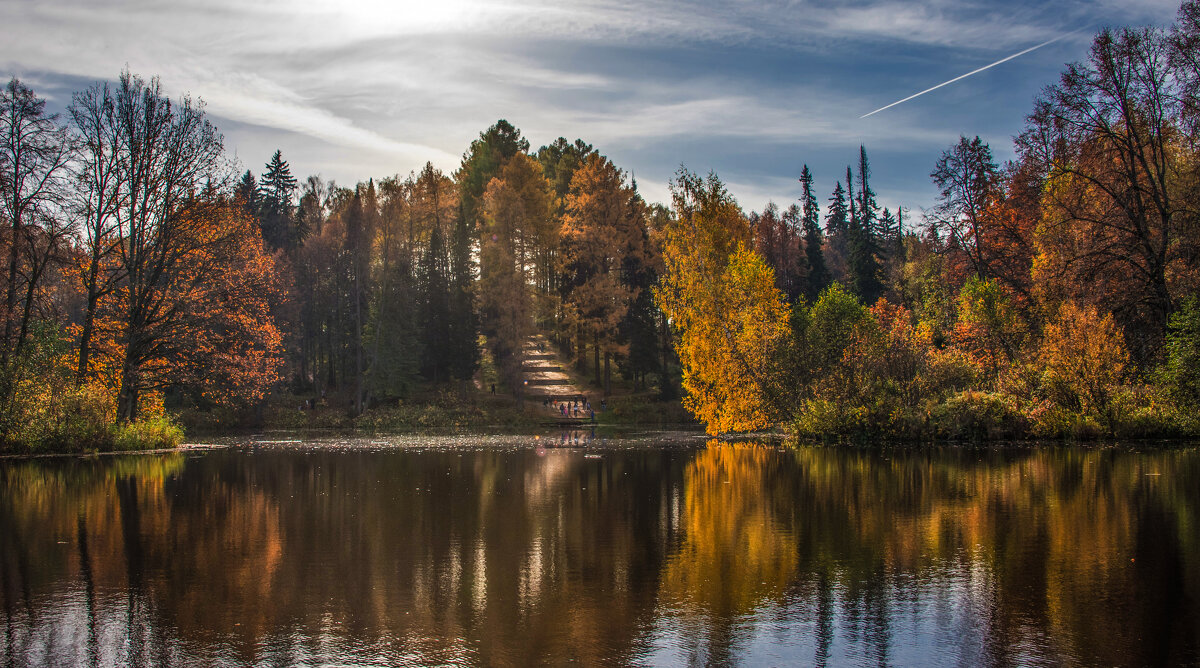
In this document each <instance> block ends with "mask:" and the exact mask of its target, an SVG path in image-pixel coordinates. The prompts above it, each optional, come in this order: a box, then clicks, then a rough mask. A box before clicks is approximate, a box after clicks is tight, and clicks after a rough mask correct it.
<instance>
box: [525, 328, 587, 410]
mask: <svg viewBox="0 0 1200 668" xmlns="http://www.w3.org/2000/svg"><path fill="white" fill-rule="evenodd" d="M521 374H522V376H523V379H522V380H523V381H524V383H525V399H526V400H527V401H530V402H534V404H535V405H536V406H537V408H538V410H539V411H544V412H545V414H546V416H547V417H550V418H557V419H560V420H561V419H565V418H564V416H563V414H562V411H561V410H560V409H559V408H558V407H557V406H556V405H555V404H556V402H564V401H565V402H568V403H569V402H572V401H574V402H578V404H579V405H580V408H579V414H578V415H579V419H580V420H581V421H582V420H584V419H587V418H588V417H589V414H587V413H585V412H584V410H583V407H582V404H583V401H584V400H585V399H586V396H587V395H586V394H585V393H583V392H581V391H580V390H579V388H578V387H576V386H575V385H574V384H573V383H572V382H571V377H570V376H568V375H567V373H566V372H565V371H563V362H562V360H560V359H559V358H558V356H557V355H555V354H554V352H553V349H552V348H551V346H550V342H549V341H547V340H546V337H544V336H542V335H541V334H535V335H533V336H531V337H529V340H528V341H526V342H525V364H524V365H523V366H522V367H521ZM543 402H546V405H545V406H543V405H542V404H543ZM574 417H575V415H574V414H572V415H571V416H570V418H572V419H573V418H574Z"/></svg>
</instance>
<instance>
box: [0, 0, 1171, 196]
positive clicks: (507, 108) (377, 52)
mask: <svg viewBox="0 0 1200 668" xmlns="http://www.w3.org/2000/svg"><path fill="white" fill-rule="evenodd" d="M1177 9H1178V1H1177V0H1096V1H1083V0H1058V1H1053V2H1028V1H1027V0H1018V1H1014V2H971V1H969V0H967V1H962V0H912V1H902V0H850V1H848V2H834V1H830V2H797V1H782V2H780V1H773V0H765V1H763V0H754V1H752V0H682V1H681V0H640V1H638V0H631V1H624V0H495V1H493V0H418V1H415V2H414V1H409V0H402V1H387V0H358V1H352V0H346V1H344V2H339V1H337V0H236V1H235V0H209V1H208V2H202V1H200V0H166V1H153V0H103V1H101V2H96V1H95V0H0V26H4V27H3V28H2V29H0V32H2V33H3V35H4V36H3V38H2V39H0V76H3V77H4V78H5V79H8V78H9V77H11V76H17V77H19V78H21V79H22V81H23V82H24V83H26V84H27V85H29V86H30V87H32V88H33V89H34V91H35V92H36V93H37V94H38V95H39V96H41V97H44V98H46V99H47V101H48V106H49V107H50V108H52V109H60V110H61V109H63V108H65V106H66V105H68V104H69V103H70V99H71V94H72V92H73V91H78V90H82V89H84V88H86V87H87V86H89V85H91V84H92V83H93V82H95V81H99V80H108V81H112V80H115V79H116V78H117V76H118V75H119V73H120V71H121V70H122V69H123V68H125V67H126V66H128V68H129V69H130V71H132V72H133V73H134V74H138V75H141V76H143V77H145V78H149V77H152V76H158V77H160V78H161V81H162V84H163V86H164V88H165V89H166V90H167V91H168V92H169V93H170V94H171V95H172V96H178V95H182V94H189V95H191V96H192V97H193V98H200V99H202V100H203V101H204V102H205V104H206V109H207V112H208V114H209V116H210V117H211V118H212V120H213V121H214V122H215V124H216V125H217V126H218V127H219V128H220V130H221V132H222V134H223V135H224V138H225V147H226V151H227V152H228V153H229V154H230V155H232V156H234V157H236V159H237V160H238V161H240V163H241V165H242V168H243V169H251V170H252V171H254V172H255V173H256V174H260V173H261V172H262V171H263V165H264V163H266V162H267V160H268V159H269V158H270V157H271V154H272V153H274V151H275V150H276V149H279V150H281V151H282V152H283V157H284V159H285V160H287V161H288V162H289V163H290V164H291V167H292V171H293V173H294V174H295V175H296V176H297V177H298V178H300V179H301V180H303V178H304V177H305V176H307V175H309V174H320V175H321V176H322V177H323V178H325V179H327V180H328V179H333V180H335V181H336V182H337V183H338V184H340V185H347V186H348V185H353V184H354V183H356V182H358V181H365V180H366V179H367V178H370V177H374V178H380V177H384V176H390V175H394V174H401V175H406V174H408V173H410V172H413V171H417V170H419V169H420V168H421V167H422V166H423V165H424V164H425V162H427V161H429V162H432V163H433V164H434V166H435V167H438V168H440V169H442V170H443V171H445V172H447V173H452V172H453V171H454V169H456V168H457V166H458V165H459V163H460V161H461V156H462V154H463V152H464V151H465V150H466V149H467V148H468V146H469V144H470V142H471V140H473V139H475V138H477V137H478V136H479V133H480V132H482V131H483V130H485V129H486V128H487V127H488V126H490V125H491V124H493V123H494V122H495V121H496V120H497V119H501V118H503V119H507V120H508V121H509V122H511V123H512V124H513V125H515V126H516V127H517V128H518V129H520V130H521V132H522V134H523V135H524V136H525V137H526V138H527V139H528V140H529V142H530V145H531V146H532V147H533V148H534V149H536V148H537V147H538V146H542V145H544V144H548V143H550V142H551V141H553V140H554V139H555V138H557V137H559V136H563V137H566V138H567V139H568V140H574V139H575V138H582V139H583V140H584V141H587V142H589V143H591V144H592V145H593V146H595V148H596V149H597V150H599V151H600V152H601V153H603V154H605V155H607V156H608V157H609V158H611V159H612V160H613V162H614V163H615V164H616V165H617V166H618V167H621V168H622V169H624V170H626V171H627V172H629V173H630V174H631V175H633V176H634V177H635V178H636V179H637V183H638V186H639V189H640V190H641V192H642V194H643V196H644V197H645V198H646V199H647V200H649V201H661V202H664V203H667V202H669V191H668V184H669V182H670V180H671V178H672V176H673V174H674V173H675V172H676V170H678V169H679V168H680V167H681V166H685V167H687V168H688V169H689V170H691V171H693V172H699V173H707V172H709V171H713V172H715V173H716V174H717V175H718V176H719V177H720V178H721V179H722V180H723V181H724V182H725V183H726V184H727V186H728V188H729V190H730V192H731V193H732V194H733V195H734V196H735V197H736V198H737V200H738V202H739V203H740V204H741V206H742V207H743V208H744V209H746V210H747V211H750V210H761V209H762V208H763V207H764V206H765V205H766V204H767V202H768V201H774V202H775V203H776V204H778V205H780V206H781V207H785V206H787V205H788V204H790V203H792V202H794V201H795V200H796V199H797V197H798V196H799V192H800V185H799V183H798V182H797V178H798V177H799V175H800V170H801V167H802V166H803V165H805V164H807V165H809V167H810V169H811V170H812V171H813V175H814V177H815V180H816V189H817V194H818V197H819V199H820V201H821V203H822V205H824V203H825V201H826V200H827V198H828V196H829V193H830V192H832V190H833V187H834V182H835V181H836V180H839V179H843V178H844V176H845V169H846V166H847V165H849V164H851V163H856V162H857V159H858V148H859V146H860V145H863V146H865V148H866V150H867V154H868V156H869V158H870V160H871V168H872V186H873V188H874V190H875V191H876V193H877V194H878V198H879V200H880V203H881V204H882V205H884V206H889V207H892V208H895V207H897V206H904V207H906V208H908V209H909V210H910V211H911V213H912V215H914V216H917V217H918V218H919V216H920V213H921V211H922V209H923V208H928V207H931V206H932V205H933V204H934V203H935V201H936V197H937V192H936V189H935V188H934V186H933V185H932V183H931V182H930V179H929V172H930V171H931V170H932V169H933V165H934V162H935V161H936V160H937V158H938V156H939V155H941V153H942V151H944V150H946V148H947V147H949V146H950V145H951V144H953V143H954V142H956V141H957V139H958V137H959V136H960V135H965V136H967V137H973V136H975V135H979V136H980V137H982V138H983V139H984V141H986V142H988V143H989V144H990V145H991V147H992V150H993V152H994V153H995V155H996V157H997V158H998V159H999V160H1005V159H1009V158H1012V157H1013V151H1012V137H1014V136H1015V135H1017V134H1019V133H1020V131H1021V128H1022V126H1023V123H1024V117H1025V115H1026V114H1027V113H1029V111H1030V110H1031V109H1032V106H1033V102H1034V100H1035V98H1036V97H1037V95H1038V94H1039V92H1040V91H1041V90H1042V89H1043V88H1044V87H1045V86H1047V85H1050V84H1053V83H1054V82H1055V81H1057V79H1058V76H1059V74H1060V73H1061V72H1062V70H1063V66H1064V64H1066V63H1068V62H1071V61H1078V60H1082V59H1084V58H1085V57H1086V55H1087V50H1088V46H1089V44H1090V41H1091V38H1092V37H1093V35H1094V34H1095V33H1096V31H1097V30H1099V29H1100V28H1101V27H1103V26H1126V25H1146V24H1153V25H1163V26H1165V25H1167V24H1169V23H1170V22H1171V20H1172V19H1173V18H1174V15H1175V13H1176V11H1177ZM1049 40H1056V41H1053V42H1052V43H1050V44H1046V45H1045V46H1042V47H1041V48H1038V49H1035V50H1033V51H1030V52H1029V53H1026V54H1023V55H1021V56H1019V57H1016V58H1013V59H1011V60H1008V61H1006V62H1003V63H1000V64H998V65H996V66H995V67H991V68H988V69H985V70H982V71H980V72H978V73H976V74H973V75H971V76H969V77H966V78H963V79H961V80H959V81H956V82H954V83H951V84H948V85H946V86H943V87H941V88H938V89H936V90H934V91H931V92H929V93H926V94H924V95H921V96H919V97H916V98H914V99H912V100H909V101H906V102H904V103H902V104H898V105H896V106H894V107H890V108H887V109H884V110H882V111H879V112H877V113H875V114H872V115H870V116H867V117H865V118H863V117H862V116H863V115H865V114H868V113H869V112H872V111H873V110H876V109H879V108H880V107H884V106H885V105H888V104H891V103H893V102H896V101H897V100H901V99H903V98H905V97H908V96H910V95H913V94H914V93H917V92H919V91H923V90H925V89H928V88H931V87H933V86H936V85H937V84H940V83H942V82H945V81H948V80H951V79H954V78H955V77H959V76H961V75H963V74H966V73H968V72H971V71H973V70H976V69H979V68H982V67H984V66H986V65H989V64H991V63H994V62H996V61H998V60H1001V59H1003V58H1006V57H1008V56H1011V55H1013V54H1015V53H1018V52H1020V51H1023V50H1026V49H1029V48H1030V47H1033V46H1036V45H1039V44H1042V43H1043V42H1047V41H1049Z"/></svg>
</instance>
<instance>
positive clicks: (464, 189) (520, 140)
mask: <svg viewBox="0 0 1200 668" xmlns="http://www.w3.org/2000/svg"><path fill="white" fill-rule="evenodd" d="M528 150H529V140H528V139H525V138H524V137H522V136H521V131H520V130H518V129H516V128H515V127H513V125H512V124H511V123H509V122H508V121H506V120H504V119H500V120H498V121H496V123H495V124H494V125H492V127H490V128H488V129H487V130H485V131H483V132H481V133H479V139H476V140H475V141H473V142H471V147H470V148H469V149H467V152H466V153H464V154H463V160H462V166H461V167H459V170H458V172H457V173H456V174H455V175H454V177H455V180H456V181H458V187H459V197H460V198H461V200H462V215H463V216H464V217H465V218H466V220H467V224H468V226H470V227H471V228H472V229H476V230H478V229H479V219H480V213H481V208H482V202H483V193H484V191H486V190H487V186H488V183H489V182H491V180H492V178H493V177H495V176H496V175H497V174H498V173H499V172H500V168H501V167H503V166H504V163H505V162H507V161H508V159H509V158H511V157H513V156H514V155H516V154H518V153H524V152H526V151H528Z"/></svg>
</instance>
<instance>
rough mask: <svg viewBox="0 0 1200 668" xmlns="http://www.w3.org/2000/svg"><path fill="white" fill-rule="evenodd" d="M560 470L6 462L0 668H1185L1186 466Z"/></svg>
mask: <svg viewBox="0 0 1200 668" xmlns="http://www.w3.org/2000/svg"><path fill="white" fill-rule="evenodd" d="M560 441H561V439H559V438H552V439H548V440H544V441H543V440H539V441H538V442H536V443H533V442H531V443H530V446H531V447H504V448H483V447H472V446H471V444H470V443H464V444H462V445H461V447H443V448H433V449H423V450H420V451H416V450H371V449H365V448H348V449H325V448H316V449H258V450H250V449H237V448H234V449H225V450H213V451H203V452H190V453H187V454H182V453H177V454H170V455H147V456H131V457H114V458H103V459H96V460H86V459H82V460H23V461H18V460H9V461H6V462H4V463H0V535H2V536H4V540H3V541H0V585H2V588H0V594H2V597H3V608H4V616H5V631H4V633H5V638H4V643H3V650H2V653H3V657H2V658H3V659H4V663H6V664H15V665H32V664H85V665H148V664H163V663H197V662H198V663H210V664H246V663H263V664H280V663H298V662H349V661H359V662H371V661H375V662H381V663H398V662H406V661H407V662H415V663H438V664H443V663H470V664H478V663H485V664H521V663H529V662H536V661H538V660H549V659H551V658H553V659H555V660H563V661H565V660H569V659H574V660H577V661H581V662H584V663H639V662H648V663H685V662H697V663H727V662H737V661H739V660H745V661H747V662H753V663H803V664H812V663H815V664H824V663H826V662H829V663H856V664H857V663H893V662H894V663H931V664H949V663H978V664H1008V663H1042V662H1044V663H1064V662H1065V663H1089V664H1090V663H1103V664H1149V663H1179V662H1189V661H1191V662H1194V661H1197V660H1200V650H1198V646H1197V643H1198V641H1197V638H1200V609H1198V606H1200V603H1197V601H1200V591H1198V586H1197V577H1198V574H1200V564H1198V563H1197V556H1196V555H1197V554H1198V550H1200V544H1198V543H1200V536H1198V534H1200V527H1197V526H1196V523H1195V519H1194V518H1195V517H1196V516H1197V514H1196V513H1197V510H1198V509H1200V484H1198V483H1200V450H1197V449H1195V448H1182V449H1170V450H1156V451H1150V452H1133V451H1129V450H1122V449H1074V448H1061V447H1053V448H1043V449H1026V448H997V449H967V448H932V449H930V448H923V449H877V450H859V449H847V448H799V449H790V448H782V447H779V446H777V445H771V444H718V443H716V442H713V443H710V444H709V445H708V446H707V447H704V448H680V447H650V448H630V447H624V446H621V445H620V443H619V442H613V443H608V444H602V443H601V442H599V441H597V440H594V439H592V440H585V441H584V445H586V448H583V447H581V448H574V447H568V448H563V447H561V445H562V443H561V442H560ZM538 446H541V447H538ZM547 446H549V447H547ZM554 446H558V447H554Z"/></svg>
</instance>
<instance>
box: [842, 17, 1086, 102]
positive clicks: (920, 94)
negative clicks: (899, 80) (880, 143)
mask: <svg viewBox="0 0 1200 668" xmlns="http://www.w3.org/2000/svg"><path fill="white" fill-rule="evenodd" d="M1079 30H1082V28H1080V29H1079ZM1079 30H1072V31H1071V32H1069V33H1066V34H1063V35H1059V36H1058V37H1055V38H1054V39H1049V40H1046V41H1045V42H1042V43H1041V44H1038V45H1037V46H1031V47H1029V48H1028V49H1025V50H1024V51H1018V52H1016V53H1014V54H1013V55H1011V56H1008V57H1006V58H1001V59H1000V60H997V61H996V62H994V63H992V64H990V65H984V66H983V67H980V68H979V69H975V70H971V71H970V72H967V73H966V74H962V75H959V76H956V77H954V78H953V79H951V80H949V81H943V82H942V83H940V84H938V85H936V86H934V87H933V88H926V89H925V90H923V91H921V92H920V93H913V94H912V95H909V96H908V97H906V98H904V99H903V100H896V101H895V102H893V103H891V104H889V105H887V106H885V107H880V108H878V109H876V110H875V111H872V112H871V113H869V114H863V115H862V116H859V118H860V119H863V118H866V117H867V116H873V115H875V114H878V113H879V112H881V111H883V110H884V109H891V108H892V107H894V106H896V105H898V104H903V103H905V102H908V101H909V100H911V99H913V98H914V97H921V96H922V95H924V94H925V93H929V92H932V91H935V90H937V89H939V88H941V87H942V86H949V85H950V84H952V83H954V82H955V81H962V80H963V79H966V78H967V77H969V76H971V75H972V74H979V73H980V72H982V71H984V70H987V69H991V68H993V67H995V66H997V65H1000V64H1001V63H1007V62H1008V61H1010V60H1012V59H1013V58H1019V57H1020V56H1023V55H1025V54H1027V53H1029V52H1030V51H1037V50H1038V49H1040V48H1042V47H1043V46H1046V45H1047V44H1053V43H1055V42H1057V41H1058V40H1060V39H1063V38H1064V37H1070V36H1071V35H1074V34H1075V33H1077V32H1079Z"/></svg>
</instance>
